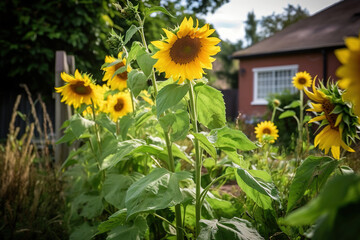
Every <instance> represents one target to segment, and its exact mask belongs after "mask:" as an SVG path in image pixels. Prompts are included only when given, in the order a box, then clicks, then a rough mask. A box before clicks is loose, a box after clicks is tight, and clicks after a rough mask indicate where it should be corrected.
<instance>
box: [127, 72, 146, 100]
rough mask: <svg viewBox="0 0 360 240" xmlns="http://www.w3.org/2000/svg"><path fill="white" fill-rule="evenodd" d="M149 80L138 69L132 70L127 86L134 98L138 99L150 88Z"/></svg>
mask: <svg viewBox="0 0 360 240" xmlns="http://www.w3.org/2000/svg"><path fill="white" fill-rule="evenodd" d="M147 79H148V78H147V77H146V76H145V74H144V73H143V72H142V71H139V70H138V69H133V70H131V72H130V73H129V75H128V80H127V84H128V87H129V88H130V90H131V92H132V93H133V95H134V97H137V96H138V95H139V93H140V92H141V91H142V90H145V89H147V88H148V84H147Z"/></svg>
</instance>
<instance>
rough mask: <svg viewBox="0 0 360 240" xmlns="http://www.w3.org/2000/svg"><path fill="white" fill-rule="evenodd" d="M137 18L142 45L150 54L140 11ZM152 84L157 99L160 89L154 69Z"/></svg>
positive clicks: (136, 14) (143, 20)
mask: <svg viewBox="0 0 360 240" xmlns="http://www.w3.org/2000/svg"><path fill="white" fill-rule="evenodd" d="M135 17H136V19H137V21H138V22H139V25H140V27H139V33H140V37H141V41H142V44H143V45H144V47H145V49H146V51H147V52H148V53H149V47H148V45H147V42H146V38H145V32H144V22H145V18H144V19H141V17H140V14H139V12H138V11H135ZM151 83H152V86H153V88H154V98H155V99H156V96H157V93H158V89H157V86H156V76H155V71H154V67H153V68H152V71H151Z"/></svg>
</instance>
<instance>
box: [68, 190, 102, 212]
mask: <svg viewBox="0 0 360 240" xmlns="http://www.w3.org/2000/svg"><path fill="white" fill-rule="evenodd" d="M72 204H73V205H74V207H75V208H76V209H78V211H79V212H80V216H83V217H86V218H95V217H97V216H99V215H100V214H101V213H102V211H103V210H104V208H103V203H102V196H100V195H93V194H86V193H83V194H81V195H79V196H77V197H76V198H75V199H74V200H73V202H72Z"/></svg>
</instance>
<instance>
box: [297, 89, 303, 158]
mask: <svg viewBox="0 0 360 240" xmlns="http://www.w3.org/2000/svg"><path fill="white" fill-rule="evenodd" d="M303 102H304V92H303V91H302V90H300V119H299V123H298V124H299V142H298V151H297V152H298V153H297V155H298V156H297V161H298V163H297V164H299V162H300V159H301V156H302V149H303V124H304V103H303Z"/></svg>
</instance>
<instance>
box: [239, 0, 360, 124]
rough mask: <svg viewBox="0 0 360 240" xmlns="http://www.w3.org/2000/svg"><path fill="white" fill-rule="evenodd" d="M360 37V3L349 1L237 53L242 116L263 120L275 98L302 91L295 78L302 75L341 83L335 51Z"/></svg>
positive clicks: (355, 0)
mask: <svg viewBox="0 0 360 240" xmlns="http://www.w3.org/2000/svg"><path fill="white" fill-rule="evenodd" d="M359 34H360V1H359V0H343V1H340V2H338V3H336V4H333V5H331V6H330V7H328V8H326V9H324V10H323V11H321V12H318V13H316V14H314V15H313V16H310V17H308V18H306V19H303V20H300V21H299V22H297V23H294V24H293V25H291V26H288V27H287V28H285V29H283V30H282V31H280V32H278V33H276V34H274V35H273V36H271V37H269V38H267V39H265V40H263V41H261V42H258V43H256V44H254V45H252V46H250V47H248V48H246V49H243V50H240V51H238V52H235V53H233V55H232V57H233V59H237V60H239V64H240V67H239V88H238V110H239V112H240V113H241V114H242V116H243V117H245V118H249V117H252V116H262V115H263V114H264V113H265V112H266V109H267V106H266V105H267V100H266V99H267V98H268V96H269V95H270V94H272V93H281V92H283V91H285V89H289V90H290V91H291V92H296V91H297V90H296V89H295V88H294V87H293V85H292V77H293V76H294V75H295V74H296V73H297V72H298V71H307V72H309V73H310V74H311V76H313V77H314V76H316V75H317V76H318V79H325V80H327V79H334V80H336V79H337V78H336V75H335V72H336V69H337V68H338V66H340V62H339V61H338V60H337V58H336V56H335V54H334V50H335V49H338V48H343V47H345V44H344V38H345V37H347V36H358V35H359ZM359 67H360V66H359Z"/></svg>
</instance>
